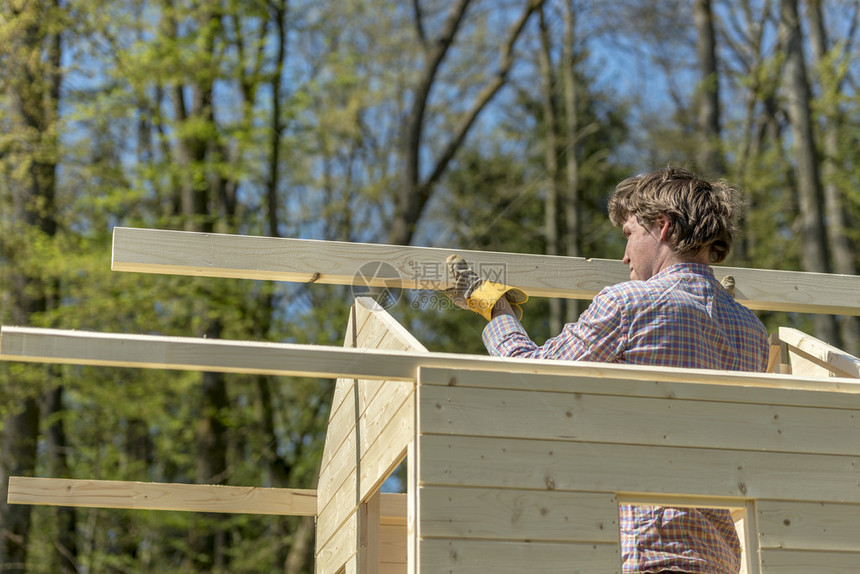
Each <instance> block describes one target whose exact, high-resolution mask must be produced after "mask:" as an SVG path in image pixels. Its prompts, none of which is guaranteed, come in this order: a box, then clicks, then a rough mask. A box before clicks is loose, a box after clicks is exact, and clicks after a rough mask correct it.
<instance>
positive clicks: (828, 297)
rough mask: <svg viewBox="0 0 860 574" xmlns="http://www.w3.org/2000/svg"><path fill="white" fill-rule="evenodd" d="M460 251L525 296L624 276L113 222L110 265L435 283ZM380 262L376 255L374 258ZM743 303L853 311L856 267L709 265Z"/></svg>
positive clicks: (592, 263) (502, 258) (419, 250)
mask: <svg viewBox="0 0 860 574" xmlns="http://www.w3.org/2000/svg"><path fill="white" fill-rule="evenodd" d="M454 252H456V253H459V254H461V255H463V256H464V257H465V258H466V260H467V261H469V262H470V263H471V264H472V265H473V266H474V267H475V268H476V269H478V270H479V271H480V272H482V273H483V275H484V276H486V277H488V278H493V279H496V280H500V281H502V282H504V283H508V284H510V285H516V286H517V287H520V288H522V289H523V290H524V291H526V292H527V293H528V294H529V295H531V296H533V297H561V298H569V299H591V298H593V297H594V296H595V295H596V294H597V293H598V292H599V291H600V290H601V289H603V288H604V287H606V286H607V285H614V284H616V283H619V282H622V281H626V280H627V279H628V277H629V271H628V269H627V266H626V265H624V264H623V263H622V262H621V261H618V260H608V259H589V258H582V257H560V256H550V255H532V254H521V253H501V252H489V251H471V250H463V249H441V248H430V247H412V246H396V245H382V244H369V243H348V242H337V241H320V240H309V239H289V238H277V237H257V236H247V235H227V234H217V233H197V232H189V231H167V230H154V229H135V228H128V227H117V228H114V236H113V255H112V263H111V268H112V269H114V270H115V271H133V272H142V273H163V274H171V275H191V276H203V277H231V278H242V279H259V280H274V281H292V282H302V283H329V284H337V285H369V286H376V287H389V288H410V289H439V288H441V287H444V286H445V284H446V277H447V272H446V270H445V258H446V257H447V256H448V255H450V254H451V253H454ZM382 263H384V264H385V265H382ZM714 270H715V273H716V275H717V277H718V278H722V277H723V276H725V275H732V276H733V277H734V278H735V284H736V298H737V300H738V301H739V302H741V303H743V304H744V305H746V306H748V307H749V308H751V309H757V310H771V311H794V312H800V313H832V314H843V315H860V276H856V275H835V274H826V273H806V272H799V271H774V270H763V269H747V268H739V267H715V268H714Z"/></svg>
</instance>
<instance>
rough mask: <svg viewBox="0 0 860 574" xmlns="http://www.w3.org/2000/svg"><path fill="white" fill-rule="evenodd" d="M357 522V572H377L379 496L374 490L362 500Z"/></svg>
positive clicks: (374, 573) (364, 573)
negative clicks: (368, 496) (368, 497)
mask: <svg viewBox="0 0 860 574" xmlns="http://www.w3.org/2000/svg"><path fill="white" fill-rule="evenodd" d="M359 513H360V515H359V522H358V557H359V558H358V560H359V562H358V564H359V566H358V572H359V574H379V518H380V496H379V491H378V490H377V491H376V492H374V493H373V494H372V495H371V496H370V499H369V500H367V502H362V503H361V507H360V509H359Z"/></svg>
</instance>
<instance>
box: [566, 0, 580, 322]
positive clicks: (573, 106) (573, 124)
mask: <svg viewBox="0 0 860 574" xmlns="http://www.w3.org/2000/svg"><path fill="white" fill-rule="evenodd" d="M573 11H574V7H573V2H572V1H570V0H569V1H568V2H566V3H565V7H564V44H563V46H562V56H561V70H562V77H563V78H564V104H565V105H564V109H565V119H566V121H565V149H566V150H567V154H566V155H565V157H566V159H567V161H566V164H565V167H566V176H567V194H566V197H565V202H564V213H565V218H564V220H565V225H566V226H567V231H566V236H565V252H566V255H567V256H568V257H579V255H580V242H581V235H582V232H581V228H582V222H581V219H582V216H581V213H582V206H581V205H580V198H579V196H580V193H579V109H578V106H577V99H578V97H577V91H578V89H577V86H576V78H575V76H574V69H575V66H576V62H575V59H574V53H573V43H574V41H575V37H574V28H575V26H574V25H575V16H574V13H573ZM566 305H567V321H568V322H569V323H573V322H574V321H576V320H577V319H579V302H578V301H577V300H576V299H568V300H567V301H566Z"/></svg>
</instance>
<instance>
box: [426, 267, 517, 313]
mask: <svg viewBox="0 0 860 574" xmlns="http://www.w3.org/2000/svg"><path fill="white" fill-rule="evenodd" d="M446 263H447V265H448V271H449V272H450V274H451V276H452V277H453V278H454V284H453V285H452V286H451V287H448V288H447V289H444V290H443V291H442V292H443V293H445V295H447V296H448V297H450V298H451V300H452V301H453V302H454V304H455V305H457V306H458V307H461V308H463V309H469V310H471V311H474V312H475V313H478V314H479V315H481V316H482V317H484V318H485V319H486V320H487V321H489V320H490V319H492V316H493V307H495V306H496V303H497V302H498V301H499V300H500V299H501V298H502V297H504V298H505V299H506V300H507V301H508V302H510V304H511V305H510V307H511V310H512V312H513V314H514V316H515V317H516V318H517V319H519V318H520V317H522V315H523V311H522V308H521V307H520V304H522V303H525V302H526V301H528V295H526V294H525V293H524V292H523V291H522V290H520V289H517V288H515V287H509V286H507V285H503V284H501V283H495V282H493V281H487V280H485V279H481V278H480V277H479V276H478V274H477V273H475V272H474V271H473V270H472V268H471V267H469V264H468V263H466V260H465V259H463V258H462V257H460V256H459V255H456V254H455V255H449V256H448V259H447V260H446Z"/></svg>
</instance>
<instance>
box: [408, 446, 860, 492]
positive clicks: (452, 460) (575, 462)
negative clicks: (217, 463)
mask: <svg viewBox="0 0 860 574" xmlns="http://www.w3.org/2000/svg"><path fill="white" fill-rule="evenodd" d="M418 444H419V448H418V452H419V456H420V460H419V465H420V467H421V469H422V472H421V482H422V484H425V485H452V486H456V485H469V486H480V487H493V488H522V489H536V490H591V491H597V492H613V493H635V492H641V493H652V494H670V495H674V494H684V495H694V496H706V497H708V496H710V497H735V498H737V499H738V504H737V506H743V504H744V502H743V501H744V500H745V499H747V498H792V499H795V500H805V501H822V502H824V501H831V502H853V503H860V488H858V487H857V485H858V484H860V457H852V456H834V455H812V454H784V453H769V452H753V451H736V450H718V449H694V448H673V447H658V446H652V447H646V446H635V445H616V444H597V443H579V442H559V441H537V440H517V439H511V438H504V439H496V438H481V437H456V436H450V437H449V436H438V435H419V438H418Z"/></svg>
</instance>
